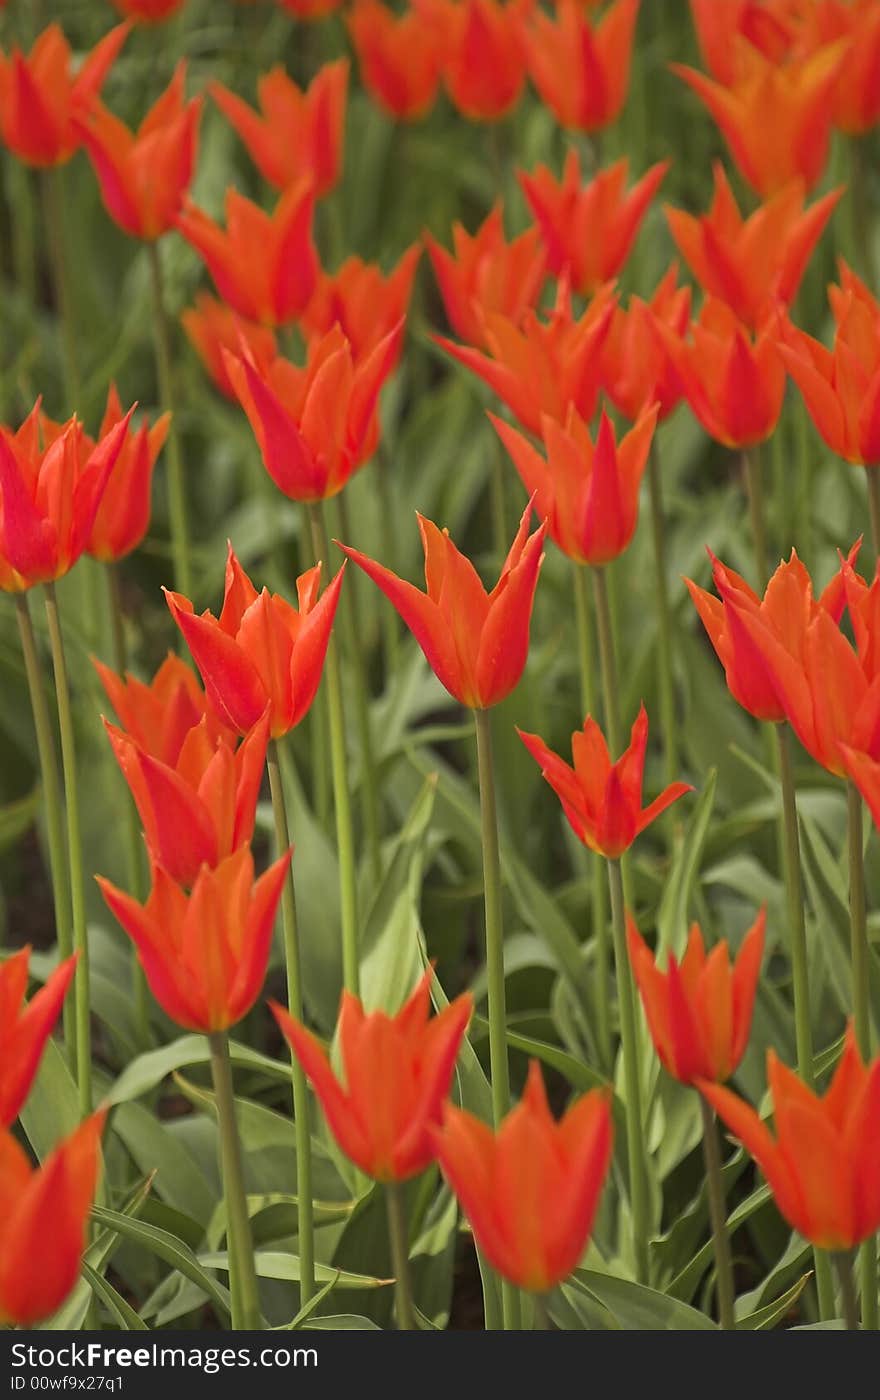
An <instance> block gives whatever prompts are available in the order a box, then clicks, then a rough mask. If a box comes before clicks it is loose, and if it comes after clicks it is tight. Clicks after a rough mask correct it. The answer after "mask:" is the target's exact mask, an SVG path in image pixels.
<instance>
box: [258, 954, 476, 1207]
mask: <svg viewBox="0 0 880 1400" xmlns="http://www.w3.org/2000/svg"><path fill="white" fill-rule="evenodd" d="M432 975H433V974H432V971H431V969H430V968H429V969H428V970H427V972H426V973H425V974H424V976H423V977H422V978H421V980H420V981H419V983H418V986H417V987H416V989H415V991H414V992H413V993H412V995H411V996H410V998H409V1000H408V1001H407V1002H406V1003H405V1004H404V1005H403V1006H402V1007H401V1009H400V1010H399V1011H398V1012H397V1014H396V1015H395V1016H389V1015H388V1014H387V1013H386V1012H384V1011H373V1012H370V1013H367V1012H366V1011H365V1010H364V1008H363V1005H362V1004H361V1002H360V1001H359V1000H358V998H357V997H355V996H352V995H351V993H350V992H343V994H342V1004H341V1007H340V1010H339V1023H338V1027H337V1034H338V1042H339V1051H340V1057H341V1063H342V1077H341V1078H337V1076H336V1075H335V1074H334V1072H333V1069H332V1068H331V1065H330V1061H329V1059H328V1057H327V1053H326V1051H325V1050H324V1048H323V1046H322V1045H321V1043H320V1042H319V1041H318V1040H317V1039H316V1038H315V1036H313V1035H312V1033H311V1032H310V1031H308V1030H306V1028H305V1026H303V1025H301V1024H300V1022H299V1021H297V1020H295V1019H294V1018H293V1017H292V1016H291V1015H290V1013H289V1012H288V1011H286V1010H285V1009H284V1007H282V1006H279V1005H278V1004H277V1002H270V1003H269V1005H270V1006H271V1008H272V1011H273V1012H274V1014H275V1018H276V1020H277V1022H278V1024H279V1026H280V1027H281V1030H282V1031H283V1033H284V1036H285V1038H286V1040H287V1042H288V1044H289V1045H290V1048H291V1049H292V1050H293V1052H294V1054H295V1055H296V1057H297V1059H298V1060H299V1062H300V1064H301V1065H302V1067H303V1069H304V1070H305V1073H306V1075H307V1076H308V1078H309V1080H310V1081H311V1084H312V1087H313V1089H314V1091H315V1093H316V1094H317V1096H318V1099H319V1100H320V1103H321V1107H322V1108H323V1110H324V1116H325V1118H326V1119H327V1123H328V1126H329V1128H330V1131H331V1132H332V1134H333V1136H334V1138H335V1139H336V1141H337V1143H338V1144H339V1146H340V1148H341V1149H342V1151H343V1152H344V1153H345V1155H346V1157H348V1158H349V1159H350V1160H351V1161H352V1162H354V1164H355V1166H357V1167H360V1169H361V1171H364V1172H366V1173H367V1175H368V1176H372V1177H374V1178H375V1179H376V1180H377V1181H406V1180H407V1179H408V1178H409V1177H411V1176H415V1175H416V1174H417V1173H418V1172H421V1171H424V1169H425V1167H427V1166H428V1165H429V1163H430V1162H432V1161H433V1159H434V1155H435V1152H434V1142H433V1140H432V1129H434V1128H436V1127H437V1126H438V1125H439V1123H440V1119H441V1115H442V1110H443V1102H444V1100H445V1099H446V1096H447V1095H448V1093H449V1087H450V1083H451V1080H452V1072H453V1069H454V1067H455V1060H456V1057H457V1055H458V1051H459V1048H460V1046H461V1042H462V1039H463V1038H464V1033H465V1031H466V1029H467V1024H468V1021H469V1020H470V1017H471V1012H472V1010H473V999H472V998H471V996H470V994H469V993H464V994H463V995H462V996H460V997H457V998H456V999H455V1001H453V1002H452V1003H451V1004H450V1005H449V1006H447V1007H445V1008H444V1009H443V1010H442V1011H441V1012H440V1013H439V1015H437V1016H431V1015H430V1014H429V1013H430V1009H431V978H432Z"/></svg>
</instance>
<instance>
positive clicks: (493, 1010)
mask: <svg viewBox="0 0 880 1400" xmlns="http://www.w3.org/2000/svg"><path fill="white" fill-rule="evenodd" d="M474 724H475V727H476V734H477V770H478V773H479V781H480V837H481V843H482V851H483V895H484V901H485V909H486V990H487V999H488V1013H489V1077H490V1079H491V1081H492V1117H493V1120H494V1123H495V1127H496V1128H497V1127H498V1125H499V1124H500V1123H501V1120H502V1119H503V1118H504V1117H505V1115H506V1113H507V1112H508V1110H509V1108H510V1073H509V1069H508V1064H507V1006H506V993H505V986H504V926H503V920H502V913H501V851H500V847H499V843H498V811H497V806H496V802H495V769H494V764H493V761H492V726H491V718H490V711H489V710H474ZM501 1305H502V1312H503V1315H504V1328H505V1331H510V1330H516V1329H517V1328H519V1326H520V1323H521V1319H520V1305H519V1295H518V1293H517V1291H516V1289H515V1288H513V1287H512V1285H511V1284H509V1283H508V1282H507V1280H506V1279H502V1281H501Z"/></svg>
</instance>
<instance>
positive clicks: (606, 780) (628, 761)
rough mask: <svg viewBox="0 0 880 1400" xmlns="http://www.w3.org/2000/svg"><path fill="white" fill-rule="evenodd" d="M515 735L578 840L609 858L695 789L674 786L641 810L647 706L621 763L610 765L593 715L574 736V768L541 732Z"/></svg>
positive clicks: (620, 853) (572, 744)
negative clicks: (521, 742)
mask: <svg viewBox="0 0 880 1400" xmlns="http://www.w3.org/2000/svg"><path fill="white" fill-rule="evenodd" d="M516 732H517V733H518V734H519V737H520V738H521V739H522V741H523V743H524V744H525V746H526V748H527V749H528V751H529V753H530V754H531V755H532V758H534V760H535V761H536V763H537V764H538V765H539V766H540V769H541V776H542V777H543V778H545V779H546V780H547V782H548V783H549V784H550V786H551V787H552V789H553V791H554V792H555V793H556V796H557V797H558V798H559V800H560V802H561V803H562V810H563V811H564V812H565V815H566V817H567V818H568V822H569V825H570V826H571V829H572V831H573V832H574V834H575V836H576V837H577V838H578V840H579V841H582V842H583V844H584V845H585V846H588V847H589V848H590V850H591V851H599V852H600V854H601V855H603V856H605V857H607V859H609V860H616V859H617V858H618V857H619V856H621V855H623V852H624V851H627V850H629V848H630V846H631V845H632V843H633V841H634V840H635V839H636V837H637V836H638V835H640V834H641V832H643V831H644V830H645V829H646V827H649V826H650V825H651V823H652V822H654V821H656V820H657V818H658V817H659V816H660V815H661V813H662V812H665V811H666V809H667V807H670V806H671V805H672V803H673V802H677V801H678V799H679V797H683V796H684V794H685V793H686V792H692V791H693V788H692V787H691V785H690V784H689V783H670V784H669V786H668V787H667V788H664V790H663V792H661V794H660V796H659V797H655V799H654V801H653V802H651V803H650V804H649V805H648V806H647V807H645V808H644V809H643V808H642V776H643V773H644V769H645V750H646V749H647V746H648V716H647V714H646V712H645V707H644V705H642V706H641V707H640V708H639V713H638V718H637V719H636V721H635V723H634V724H633V727H632V732H631V734H630V743H629V748H628V749H627V750H626V752H625V753H624V754H622V755H621V757H620V758H619V759H618V760H617V761H616V763H612V762H611V759H610V757H609V754H608V746H607V744H606V743H605V738H604V735H603V734H602V731H601V729H600V728H599V726H598V724H597V723H596V721H595V720H594V719H593V718H592V716H591V715H587V718H586V719H585V720H584V727H583V729H582V730H580V729H579V730H575V732H574V734H572V736H571V752H572V758H573V761H574V767H571V766H570V765H569V764H567V763H566V762H565V760H564V759H562V758H560V757H559V755H558V754H556V753H554V752H553V750H552V749H550V748H548V747H547V745H546V744H545V743H544V740H543V739H541V738H540V737H539V736H538V735H537V734H527V733H525V732H524V731H523V730H522V729H517V731H516Z"/></svg>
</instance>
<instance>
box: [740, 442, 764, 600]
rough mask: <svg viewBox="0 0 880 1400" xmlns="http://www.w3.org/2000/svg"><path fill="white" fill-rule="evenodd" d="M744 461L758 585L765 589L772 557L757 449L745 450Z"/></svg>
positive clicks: (749, 448)
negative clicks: (765, 518)
mask: <svg viewBox="0 0 880 1400" xmlns="http://www.w3.org/2000/svg"><path fill="white" fill-rule="evenodd" d="M742 460H743V470H744V472H745V478H746V495H747V497H748V502H749V521H750V523H751V527H752V544H753V545H754V549H755V569H756V571H757V575H758V583H759V585H760V586H761V588H763V587H764V584H765V583H766V582H767V580H768V578H769V577H770V564H769V558H770V556H769V554H768V552H767V529H766V526H765V524H764V480H763V477H762V475H761V462H760V459H759V457H758V450H757V448H755V447H745V448H743V454H742Z"/></svg>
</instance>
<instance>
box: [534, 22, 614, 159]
mask: <svg viewBox="0 0 880 1400" xmlns="http://www.w3.org/2000/svg"><path fill="white" fill-rule="evenodd" d="M639 3H640V0H615V3H614V4H612V5H609V6H608V9H607V10H606V11H605V13H604V14H603V16H602V18H601V19H600V20H599V21H598V23H591V22H590V20H589V19H588V18H587V17H586V16H585V15H584V13H583V6H582V5H581V3H580V0H559V3H558V4H557V5H556V15H555V17H554V18H552V19H551V18H550V16H549V15H547V14H545V13H544V12H543V11H542V10H539V9H537V8H536V9H535V10H534V11H533V12H532V14H531V15H530V17H529V18H528V19H527V20H526V21H525V24H524V31H525V45H526V54H527V57H528V65H529V76H530V78H531V80H532V82H533V83H534V85H535V87H536V88H537V90H538V93H539V95H540V97H541V100H542V101H543V102H544V103H545V104H546V106H548V107H549V108H550V110H551V112H552V113H553V115H554V116H555V117H556V119H557V121H558V122H559V123H560V124H561V125H562V126H565V127H569V128H573V129H575V130H577V131H601V129H602V128H603V127H606V126H610V124H611V123H612V122H614V121H616V120H617V118H618V117H619V116H620V113H621V111H622V110H623V104H624V102H625V100H626V94H627V89H628V87H629V72H630V62H631V59H632V48H633V38H634V37H635V29H636V20H637V18H638V13H639Z"/></svg>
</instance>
